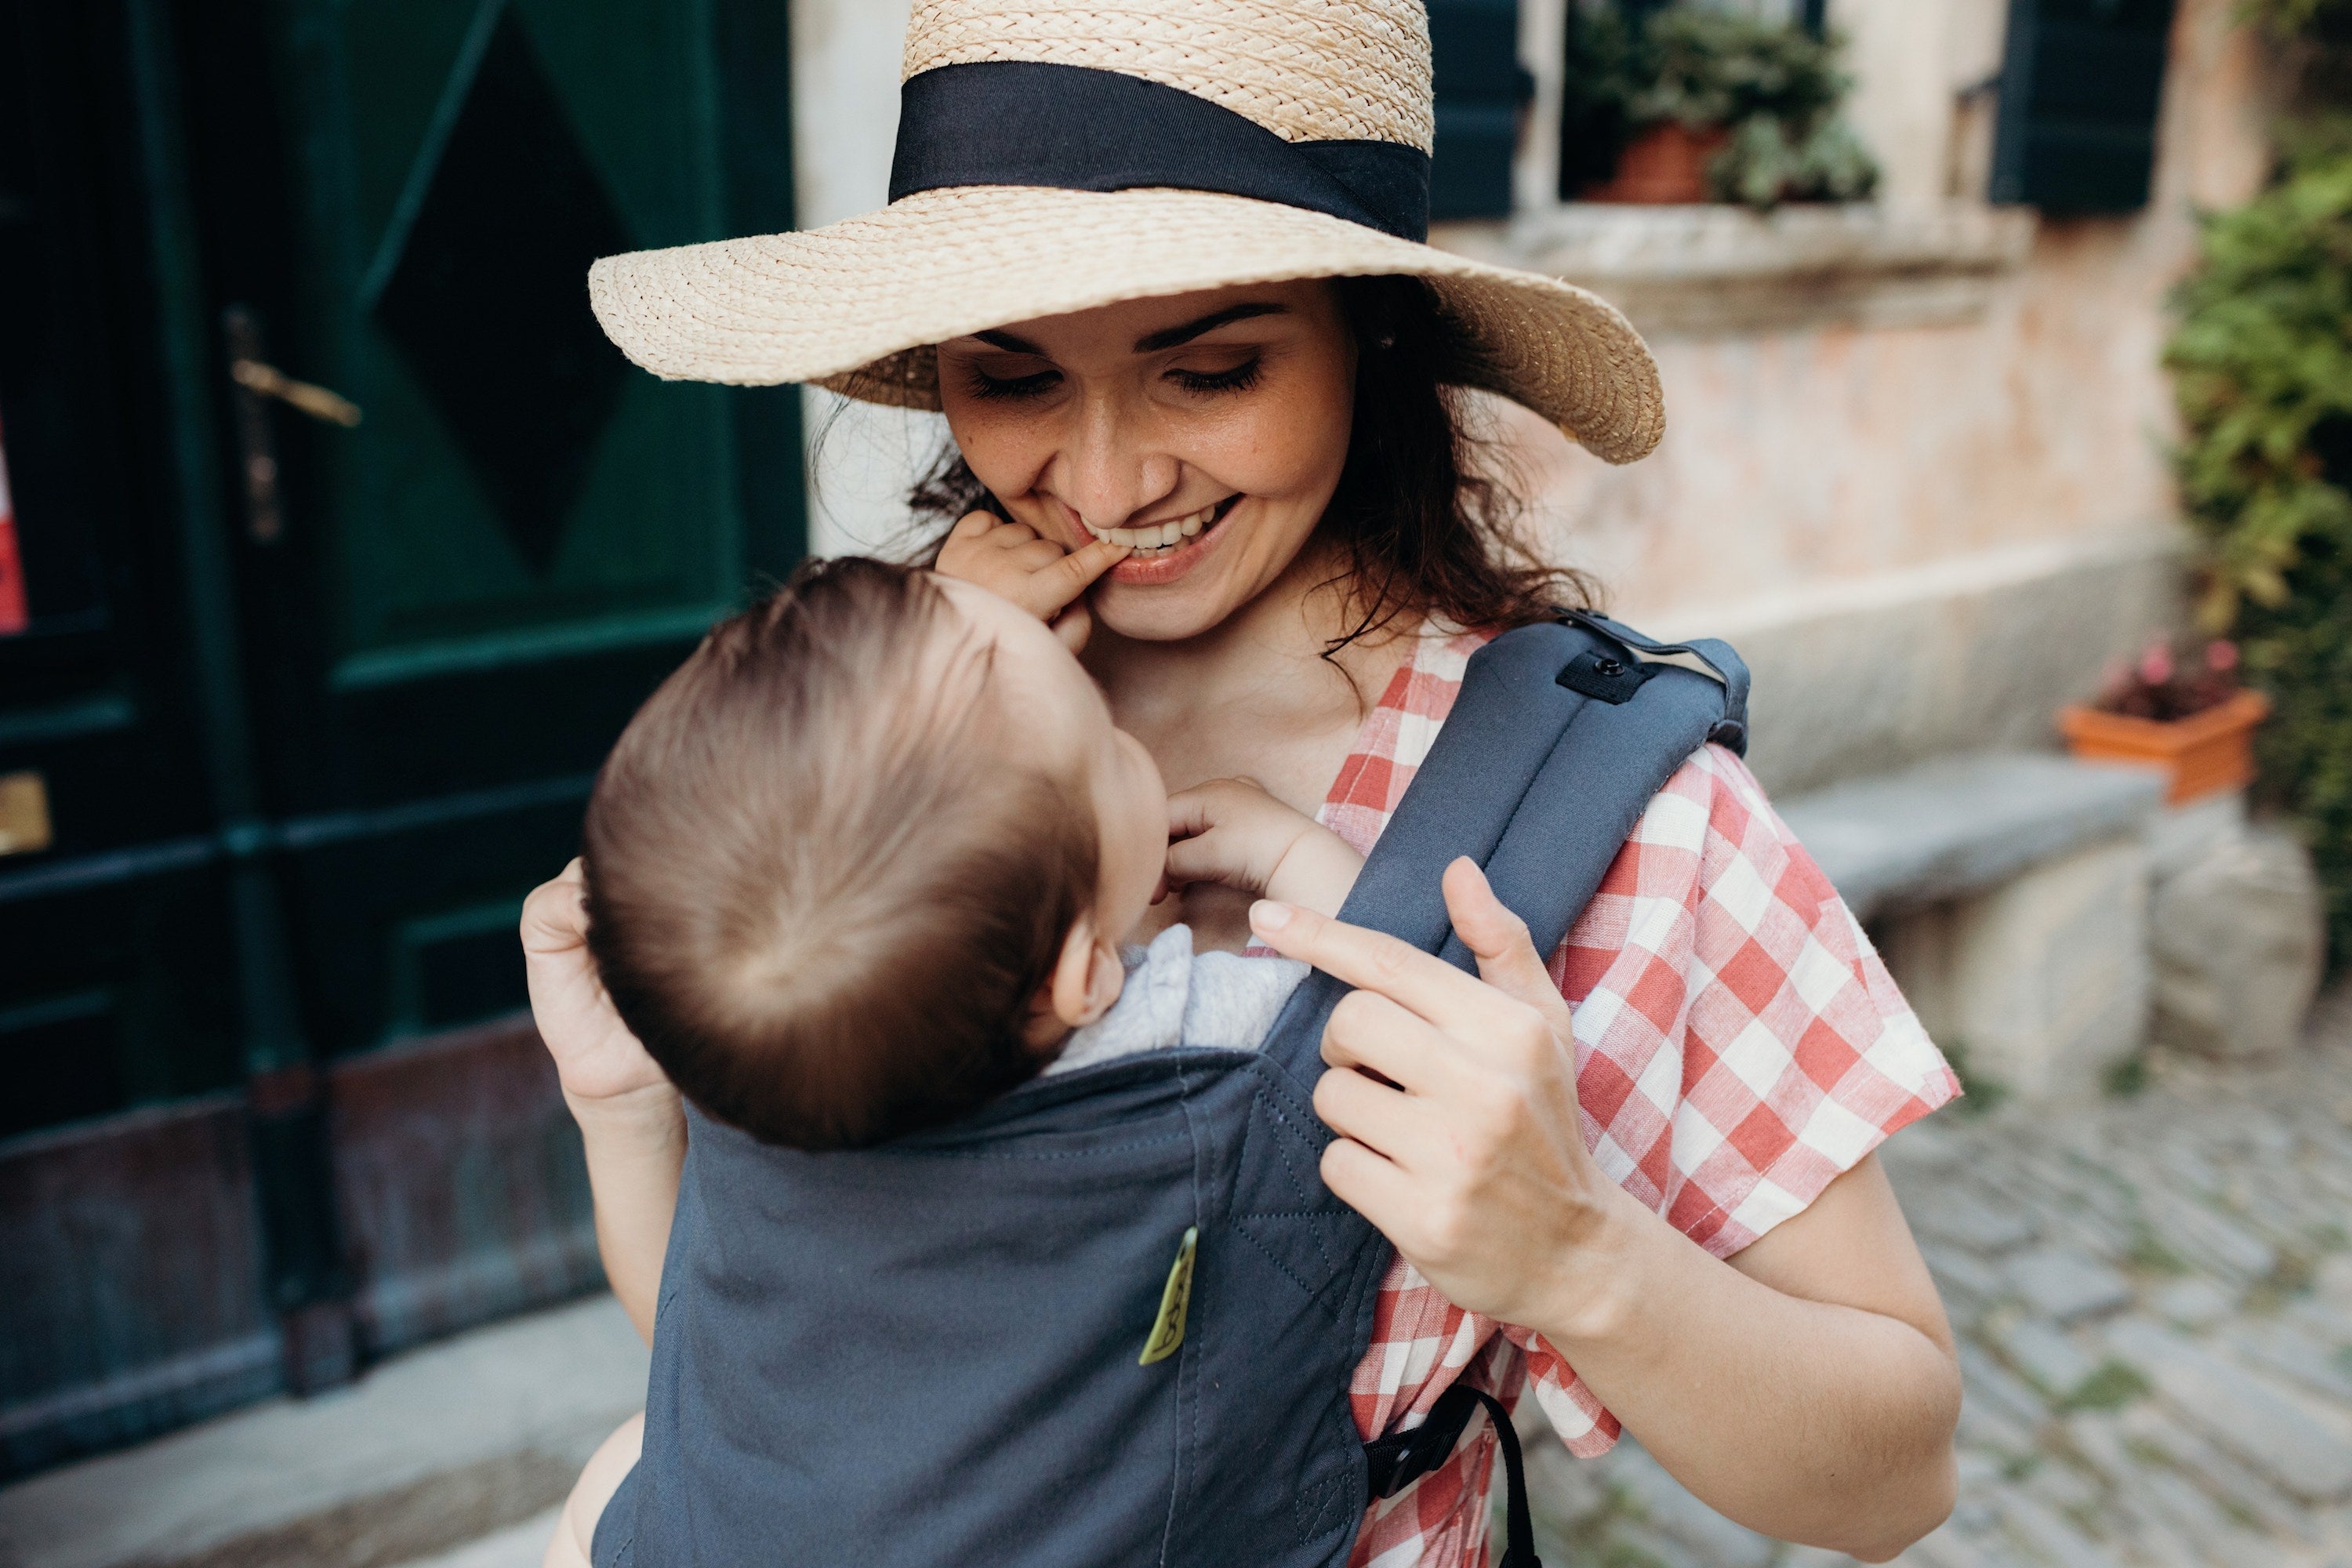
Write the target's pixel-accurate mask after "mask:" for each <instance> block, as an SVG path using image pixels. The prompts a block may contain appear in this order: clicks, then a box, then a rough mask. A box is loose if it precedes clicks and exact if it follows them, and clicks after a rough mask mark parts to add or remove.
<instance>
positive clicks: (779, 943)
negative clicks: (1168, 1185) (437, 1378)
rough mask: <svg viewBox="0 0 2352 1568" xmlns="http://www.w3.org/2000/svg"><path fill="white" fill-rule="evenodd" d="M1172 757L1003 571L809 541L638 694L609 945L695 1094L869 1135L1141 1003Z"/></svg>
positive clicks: (996, 1081)
mask: <svg viewBox="0 0 2352 1568" xmlns="http://www.w3.org/2000/svg"><path fill="white" fill-rule="evenodd" d="M1167 828H1168V811H1167V795H1166V790H1165V788H1164V786H1163V785H1162V784H1161V782H1160V773H1159V770H1158V768H1156V767H1155V766H1154V765H1153V764H1152V762H1151V758H1150V755H1149V754H1148V753H1147V752H1145V751H1144V750H1143V748H1142V746H1141V745H1140V744H1139V743H1138V742H1136V741H1135V739H1134V738H1133V737H1132V736H1129V735H1127V734H1125V733H1123V732H1122V731H1119V730H1118V729H1116V728H1115V727H1114V726H1113V725H1112V723H1111V721H1110V711H1109V709H1108V706H1107V705H1106V704H1105V703H1104V701H1103V698H1102V694H1101V692H1100V691H1099V690H1098V689H1097V688H1096V686H1095V684H1094V682H1093V681H1092V680H1091V679H1088V678H1087V674H1086V672H1085V671H1084V670H1082V669H1080V668H1078V663H1077V661H1076V659H1075V658H1072V657H1071V656H1070V654H1069V652H1068V650H1066V648H1064V647H1063V646H1062V645H1061V643H1060V642H1059V641H1058V640H1057V639H1056V638H1055V636H1054V634H1053V633H1052V632H1050V631H1048V630H1047V629H1046V628H1045V626H1042V625H1040V624H1039V623H1038V622H1037V621H1035V620H1034V619H1033V618H1032V617H1030V616H1027V615H1026V614H1024V613H1023V612H1022V611H1021V610H1019V609H1017V608H1016V607H1014V606H1013V605H1011V604H1008V603H1006V602H1005V601H1003V600H1002V599H999V598H997V597H996V596H995V595H992V594H990V593H988V592H986V591H985V590H983V589H980V588H975V587H973V586H971V584H964V583H959V582H954V581H951V580H950V579H947V578H942V577H939V576H936V575H933V574H929V573H927V572H920V571H915V570H912V569H908V568H903V567H898V566H892V565H887V564H885V563H880V562H876V561H867V560H857V559H850V560H839V561H832V562H824V563H811V564H809V565H807V566H804V567H803V568H802V569H801V570H800V571H799V572H797V573H795V574H793V580H792V581H791V582H790V583H789V584H786V585H785V587H784V588H783V589H782V591H780V592H779V593H777V594H776V595H775V596H774V597H772V598H771V599H769V600H768V601H767V602H766V603H764V604H761V605H757V606H755V607H754V608H752V609H750V610H747V611H745V612H744V613H743V614H741V615H740V616H735V617H734V618H733V619H731V620H729V621H726V622H724V623H722V624H721V625H720V626H718V627H717V628H716V629H714V630H713V631H712V632H711V634H710V635H709V637H707V638H706V639H704V641H703V644H702V646H701V647H700V648H698V649H697V650H696V652H695V654H694V656H693V657H692V658H689V659H688V660H687V662H686V663H685V664H684V665H683V666H682V667H680V668H679V669H678V670H677V673H676V674H674V675H672V676H671V677H670V678H669V679H668V680H667V681H666V682H664V683H663V685H662V688H661V689H660V690H658V691H656V692H655V693H654V695H653V697H652V698H651V699H650V700H647V701H646V705H645V707H644V708H643V709H641V710H639V711H638V713H637V716H636V717H635V719H634V720H633V721H631V722H630V724H629V727H628V729H627V731H625V733H624V734H623V735H622V737H621V740H620V743H619V744H618V745H616V746H615V747H614V749H613V754H612V756H611V757H610V758H609V759H608V760H607V761H606V763H605V764H604V772H603V773H601V774H600V775H599V776H598V778H597V781H596V789H595V794H594V795H593V797H592V798H591V799H590V801H589V805H588V819H587V826H586V830H585V837H586V861H587V874H588V914H589V937H588V940H589V945H590V947H591V949H592V950H593V952H594V954H595V957H596V962H597V965H598V968H599V970H600V971H601V972H602V973H603V976H604V984H605V987H606V989H607V990H608V991H609V992H610V993H611V994H612V997H613V1001H614V1005H615V1006H616V1007H617V1008H618V1009H619V1011H620V1014H621V1016H622V1018H623V1019H624V1020H625V1022H626V1023H627V1024H628V1025H629V1026H630V1027H631V1028H632V1029H634V1030H635V1032H636V1035H637V1037H638V1038H640V1039H641V1040H643V1041H644V1042H645V1044H646V1049H647V1050H649V1051H650V1052H652V1053H653V1056H654V1058H655V1059H656V1061H658V1062H660V1063H661V1065H662V1067H663V1068H664V1070H666V1071H667V1073H668V1074H669V1076H670V1079H671V1080H672V1081H673V1082H675V1083H676V1084H677V1086H678V1088H679V1089H680V1090H682V1091H683V1092H684V1093H685V1094H686V1095H687V1097H688V1099H690V1100H694V1101H695V1102H696V1103H697V1104H698V1105H699V1106H701V1107H702V1109H703V1110H705V1111H707V1112H709V1114H711V1115H713V1116H715V1117H718V1118H719V1119H720V1120H721V1121H729V1122H732V1123H733V1124H735V1125H736V1126H738V1127H740V1128H742V1129H743V1130H744V1131H748V1132H751V1133H752V1134H753V1135H754V1136H756V1137H759V1138H761V1139H764V1140H766V1141H768V1142H774V1143H782V1144H787V1145H791V1146H793V1147H797V1148H803V1149H837V1148H854V1147H858V1146H862V1145H865V1144H869V1143H875V1142H881V1141H883V1140H885V1139H888V1138H892V1137H896V1136H898V1135H899V1134H901V1133H905V1132H909V1131H915V1130H917V1129H919V1128H922V1127H926V1126H930V1125H934V1124H936V1123H939V1122H942V1121H951V1120H953V1119H954V1118H956V1117H958V1116H960V1115H962V1114H964V1113H965V1112H967V1111H969V1110H974V1109H976V1108H977V1107H978V1106H980V1105H981V1104H982V1103H983V1102H985V1101H986V1100H990V1099H992V1098H993V1097H994V1096H996V1095H998V1094H1001V1093H1003V1091H1004V1090H1006V1089H1011V1088H1013V1086H1014V1085H1016V1084H1018V1083H1020V1082H1022V1081H1023V1080H1024V1079H1028V1078H1029V1077H1031V1076H1032V1075H1034V1073H1035V1072H1037V1071H1038V1069H1039V1068H1042V1067H1043V1066H1044V1065H1045V1063H1046V1062H1048V1061H1050V1060H1051V1059H1052V1058H1053V1057H1054V1055H1055V1052H1056V1050H1057V1049H1058V1047H1059V1046H1060V1044H1061V1042H1062V1041H1063V1040H1064V1038H1066V1036H1067V1034H1068V1032H1069V1030H1070V1029H1072V1028H1074V1027H1076V1026H1078V1025H1080V1024H1084V1023H1087V1022H1089V1021H1091V1020H1092V1019H1093V1018H1095V1017H1097V1016H1100V1015H1101V1013H1102V1012H1103V1011H1104V1010H1105V1009H1106V1008H1108V1006H1109V1005H1110V1004H1111V1002H1112V1001H1114V1000H1116V999H1117V997H1118V990H1119V985H1120V982H1121V979H1122V974H1121V971H1120V966H1119V962H1118V940H1119V938H1120V937H1121V936H1122V935H1123V934H1124V933H1125V932H1126V931H1128V930H1129V928H1130V927H1132V926H1133V925H1134V924H1135V922H1136V921H1138V920H1139V919H1140V918H1141V916H1142V914H1143V911H1144V910H1145V909H1146V907H1147V906H1148V905H1149V903H1150V899H1151V896H1152V891H1153V889H1154V888H1155V886H1156V885H1157V884H1158V881H1159V878H1160V870H1161V867H1162V864H1163V855H1164V852H1165V849H1166V845H1167Z"/></svg>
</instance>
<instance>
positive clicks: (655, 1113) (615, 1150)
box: [522, 860, 686, 1344]
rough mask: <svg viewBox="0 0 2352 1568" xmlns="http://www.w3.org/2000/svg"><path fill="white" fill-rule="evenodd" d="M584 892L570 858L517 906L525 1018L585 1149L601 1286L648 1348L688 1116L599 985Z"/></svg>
mask: <svg viewBox="0 0 2352 1568" xmlns="http://www.w3.org/2000/svg"><path fill="white" fill-rule="evenodd" d="M585 891H586V882H585V880H584V879H583V876H582V874H581V867H580V862H579V861H577V860H574V861H572V864H571V865H569V866H566V867H565V868H563V874H562V876H560V877H558V878H556V879H555V880H553V881H551V882H547V883H544V884H542V885H541V886H540V887H539V888H538V889H534V890H533V891H532V893H531V895H530V898H529V899H528V900H525V901H524V903H523V906H522V951H523V968H524V972H525V973H526V974H527V975H528V976H529V978H530V1015H531V1019H532V1021H533V1022H535V1023H536V1024H538V1026H539V1037H540V1038H541V1040H544V1041H545V1042H546V1043H547V1051H548V1054H549V1055H550V1056H551V1057H553V1058H555V1075H556V1078H557V1079H559V1080H560V1081H561V1082H562V1085H563V1100H564V1103H565V1104H566V1105H568V1106H570V1107H571V1108H572V1119H573V1120H574V1121H578V1122H579V1123H580V1137H581V1142H583V1144H585V1145H586V1148H587V1153H588V1188H589V1191H590V1192H591V1193H592V1194H594V1197H595V1203H596V1249H597V1251H598V1252H600V1253H602V1254H603V1255H604V1277H605V1279H608V1280H610V1281H611V1282H612V1286H613V1294H614V1296H616V1297H618V1298H619V1299H620V1302H621V1307H622V1309H623V1310H625V1311H626V1312H627V1313H628V1314H629V1321H631V1322H633V1323H635V1325H636V1327H637V1332H638V1333H639V1334H641V1335H643V1336H644V1337H645V1340H646V1342H647V1343H648V1344H650V1343H651V1342H653V1337H654V1302H655V1300H656V1299H657V1298H658V1297H659V1295H660V1293H661V1268H662V1255H663V1254H664V1253H665V1252H667V1250H668V1248H669V1222H670V1215H671V1214H672V1212H673V1211H674V1210H676V1208H677V1184H678V1176H679V1173H680V1172H682V1171H683V1170H684V1169H685V1166H686V1110H685V1106H684V1105H683V1103H682V1102H681V1101H680V1100H678V1096H677V1089H673V1088H671V1087H670V1081H669V1079H667V1078H666V1077H664V1076H663V1074H662V1070H661V1068H659V1067H658V1066H656V1064H655V1062H654V1059H653V1058H651V1057H649V1056H647V1055H646V1047H644V1046H642V1045H640V1044H639V1043H638V1041H637V1037H636V1036H635V1035H633V1034H631V1033H630V1032H629V1026H627V1025H626V1024H624V1023H623V1022H621V1016H620V1015H619V1014H618V1013H616V1012H614V1009H613V999H612V998H611V997H609V996H607V995H606V994H604V982H603V981H602V980H600V979H599V978H597V974H596V963H595V960H594V959H593V958H592V957H590V956H589V952H588V911H587V909H586V906H585V905H584V904H583V902H582V895H583V893H584V892H585Z"/></svg>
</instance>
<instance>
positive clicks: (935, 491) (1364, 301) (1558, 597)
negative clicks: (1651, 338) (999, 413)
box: [908, 277, 1594, 658]
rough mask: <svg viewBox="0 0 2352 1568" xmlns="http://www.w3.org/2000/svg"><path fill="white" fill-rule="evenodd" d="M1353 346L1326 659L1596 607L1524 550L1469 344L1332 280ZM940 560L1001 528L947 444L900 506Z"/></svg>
mask: <svg viewBox="0 0 2352 1568" xmlns="http://www.w3.org/2000/svg"><path fill="white" fill-rule="evenodd" d="M1332 286H1333V288H1334V289H1337V290H1338V293H1339V307H1340V310H1341V312H1342V314H1343V315H1344V317H1345V319H1346V321H1347V322H1348V327H1349V331H1351V332H1353V333H1354V335H1355V339H1356V396H1355V420H1354V425H1353V427H1352V428H1351V429H1350V430H1349V434H1348V461H1347V466H1346V467H1345V468H1343V469H1342V470H1341V472H1340V475H1339V488H1338V489H1336V490H1334V491H1333V492H1332V495H1331V503H1330V505H1329V506H1328V507H1327V508H1326V509H1325V510H1324V513H1323V520H1322V522H1321V523H1320V525H1319V526H1318V531H1317V536H1318V538H1319V539H1322V540H1324V541H1326V542H1329V543H1331V544H1334V545H1337V546H1338V547H1339V550H1340V552H1342V553H1341V560H1342V564H1341V566H1340V568H1339V571H1337V572H1335V573H1334V574H1332V576H1331V577H1330V578H1329V579H1328V580H1327V583H1326V585H1327V586H1339V587H1342V588H1344V589H1345V590H1346V592H1347V594H1348V629H1347V630H1346V631H1345V632H1343V633H1342V634H1341V635H1340V636H1339V637H1336V638H1334V639H1333V640H1332V642H1331V644H1330V646H1329V647H1327V648H1326V649H1325V650H1324V653H1325V657H1327V658H1328V657H1329V656H1330V655H1331V654H1333V653H1336V652H1338V651H1339V649H1341V648H1343V647H1347V646H1348V645H1349V644H1350V643H1353V642H1355V641H1356V640H1358V639H1359V638H1360V637H1364V636H1366V635H1368V634H1370V633H1372V632H1376V631H1380V630H1381V629H1383V628H1385V627H1387V626H1390V625H1391V624H1392V623H1394V622H1395V621H1397V620H1398V619H1400V618H1401V617H1406V616H1414V617H1417V616H1430V615H1434V616H1443V617H1444V618H1446V619H1448V620H1451V621H1453V622H1454V623H1455V624H1456V625H1459V626H1475V627H1481V628H1492V629H1495V630H1507V629H1508V628H1510V627H1512V626H1526V625H1528V624H1529V623H1531V622H1535V621H1541V620H1549V619H1550V618H1551V617H1553V616H1556V615H1557V614H1558V613H1559V611H1560V610H1562V609H1566V608H1583V607H1587V606H1590V605H1591V604H1592V603H1593V602H1594V594H1593V590H1592V584H1591V581H1590V579H1588V578H1587V577H1585V575H1584V574H1581V573H1580V572H1576V571H1573V570H1570V569H1567V568H1563V567H1559V566H1551V565H1547V564H1546V563H1543V562H1542V561H1540V560H1538V558H1537V557H1536V555H1535V554H1534V552H1532V551H1530V550H1529V549H1528V546H1527V544H1526V543H1525V542H1524V541H1523V540H1522V539H1521V538H1520V536H1519V532H1518V524H1519V522H1520V517H1521V506H1522V502H1521V499H1520V497H1519V496H1518V494H1517V492H1516V490H1515V489H1513V488H1512V484H1511V481H1510V479H1509V475H1508V468H1507V463H1506V461H1505V459H1504V458H1503V456H1502V454H1501V453H1500V452H1498V451H1497V450H1496V449H1495V447H1494V444H1493V443H1491V442H1489V441H1486V440H1485V439H1483V438H1481V437H1478V436H1476V435H1475V434H1474V433H1473V432H1472V431H1470V430H1469V429H1468V428H1467V426H1466V425H1465V419H1464V416H1463V400H1464V397H1465V392H1464V389H1463V385H1462V383H1464V382H1465V381H1467V380H1469V379H1471V377H1470V374H1469V371H1470V365H1471V358H1470V353H1469V348H1468V338H1467V334H1465V332H1464V331H1463V330H1462V328H1461V327H1460V326H1459V325H1457V324H1456V323H1455V322H1454V321H1452V320H1451V319H1450V318H1449V317H1448V316H1447V315H1446V314H1445V312H1444V309H1443V308H1442V307H1441V306H1440V305H1439V303H1438V301H1437V297H1436V295H1435V294H1434V293H1433V291H1432V290H1431V289H1430V288H1429V285H1428V284H1426V283H1424V282H1423V281H1422V279H1418V278H1402V277H1381V278H1337V279H1332ZM908 500H909V502H910V503H911V504H912V505H913V507H914V510H915V512H916V515H917V517H918V519H919V520H920V521H921V522H923V523H927V524H938V525H940V526H939V529H938V531H936V532H932V531H929V529H926V531H925V533H924V537H923V540H922V542H921V544H920V545H919V548H918V550H917V552H916V556H917V558H918V559H919V560H923V561H930V560H933V559H936V558H937V556H938V553H939V547H940V542H942V541H943V540H944V538H945V535H946V530H947V529H948V528H951V527H953V526H954V524H955V521H956V520H957V519H958V518H960V517H962V516H963V515H965V514H966V513H967V512H971V511H980V510H985V511H992V512H995V513H996V514H997V515H999V516H1004V515H1006V513H1005V510H1004V508H1003V504H1002V503H1001V502H999V501H998V500H997V499H996V498H995V497H994V496H992V495H991V494H989V493H988V490H987V489H986V488H985V487H984V486H982V484H981V482H980V479H978V477H977V476H975V475H974V474H973V473H972V471H971V465H969V464H968V463H966V462H965V461H964V459H963V455H962V454H961V452H958V451H957V450H956V449H955V447H953V446H952V445H950V447H948V448H947V450H946V451H944V452H943V453H942V454H941V455H940V460H939V462H938V463H937V464H936V465H935V466H934V467H933V468H932V469H931V471H930V472H929V473H928V474H926V475H924V476H923V478H922V479H920V480H919V481H918V482H917V483H916V486H915V489H914V491H913V493H912V494H911V495H910V496H909V497H908Z"/></svg>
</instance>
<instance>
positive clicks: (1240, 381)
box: [1168, 355, 1264, 392]
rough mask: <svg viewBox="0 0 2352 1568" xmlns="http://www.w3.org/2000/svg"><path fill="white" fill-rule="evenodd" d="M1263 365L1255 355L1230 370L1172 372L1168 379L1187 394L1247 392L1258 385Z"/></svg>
mask: <svg viewBox="0 0 2352 1568" xmlns="http://www.w3.org/2000/svg"><path fill="white" fill-rule="evenodd" d="M1262 363H1264V362H1263V361H1261V360H1259V359H1258V358H1256V357H1255V355H1253V356H1252V357H1251V358H1249V359H1245V360H1244V361H1243V362H1242V363H1239V364H1237V365H1234V367H1233V368H1232V369H1230V370H1182V369H1176V370H1171V371H1170V372H1169V373H1168V379H1169V380H1171V381H1172V382H1174V383H1175V384H1177V385H1178V386H1181V387H1182V388H1183V389H1184V390H1185V391H1187V392H1246V391H1247V390H1249V389H1250V388H1251V387H1253V386H1255V385H1256V384H1257V373H1258V369H1259V366H1260V365H1261V364H1262Z"/></svg>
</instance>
